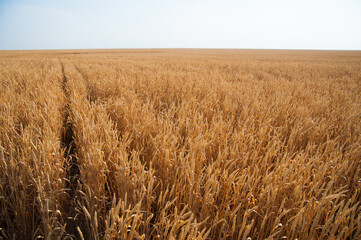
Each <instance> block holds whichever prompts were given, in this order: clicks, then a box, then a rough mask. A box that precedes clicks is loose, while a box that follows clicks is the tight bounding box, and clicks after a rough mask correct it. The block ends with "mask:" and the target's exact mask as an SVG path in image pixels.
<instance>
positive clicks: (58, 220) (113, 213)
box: [0, 49, 361, 239]
mask: <svg viewBox="0 0 361 240" xmlns="http://www.w3.org/2000/svg"><path fill="white" fill-rule="evenodd" d="M0 104H1V105H0V112H1V113H0V126H1V133H0V156H1V160H0V167H1V171H0V181H1V187H0V228H1V233H0V237H2V238H4V239H35V238H46V239H71V238H77V239H82V238H83V239H247V238H249V237H250V238H252V239H266V238H268V239H281V238H288V239H296V238H298V239H358V238H360V237H361V124H360V122H361V53H360V52H341V51H339V52H336V51H335V52H327V51H266V50H262V51H261V50H260V51H256V50H252V51H251V50H158V49H155V50H106V51H101V50H96V51H88V50H79V51H43V52H42V51H38V52H36V51H33V52H31V51H20V52H19V51H18V52H8V51H7V52H2V53H0Z"/></svg>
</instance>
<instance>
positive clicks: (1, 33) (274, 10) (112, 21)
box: [0, 0, 361, 50]
mask: <svg viewBox="0 0 361 240" xmlns="http://www.w3.org/2000/svg"><path fill="white" fill-rule="evenodd" d="M69 48H71V49H78V48H271V49H274V48H276V49H347V50H361V0H299V1H293V0H288V1H287V0H274V1H273V0H268V1H267V0H238V1H236V0H208V1H206V0H182V1H176V0H168V1H166V0H153V1H151V0H148V1H146V0H128V1H125V0H119V1H115V0H102V1H100V0H98V1H94V0H87V1H86V0H78V1H76V0H8V1H7V0H0V49H1V50H5V49H69Z"/></svg>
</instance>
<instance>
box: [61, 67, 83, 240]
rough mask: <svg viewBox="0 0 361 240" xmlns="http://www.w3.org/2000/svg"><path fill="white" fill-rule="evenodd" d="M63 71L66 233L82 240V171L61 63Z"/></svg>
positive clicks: (62, 139)
mask: <svg viewBox="0 0 361 240" xmlns="http://www.w3.org/2000/svg"><path fill="white" fill-rule="evenodd" d="M61 71H62V90H63V94H64V99H65V101H64V102H65V103H64V105H65V106H64V116H63V132H62V136H61V147H62V149H64V158H65V160H66V161H65V164H64V168H65V170H66V179H67V181H66V185H65V188H66V194H67V198H68V199H67V205H66V209H65V212H66V216H67V219H66V232H67V233H69V234H71V235H72V236H73V237H75V238H76V239H79V238H80V235H79V231H78V228H79V229H80V231H81V232H82V234H83V236H84V237H85V239H87V238H86V231H85V229H84V224H85V222H86V221H85V218H84V216H83V214H79V211H77V203H78V201H79V197H80V196H79V193H78V190H79V186H80V185H81V183H80V169H79V165H78V156H77V155H78V154H77V147H76V144H75V141H74V139H75V136H74V126H73V122H72V119H71V115H72V112H71V111H72V110H71V100H70V94H69V87H68V79H67V77H66V74H65V67H64V64H63V63H61Z"/></svg>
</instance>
